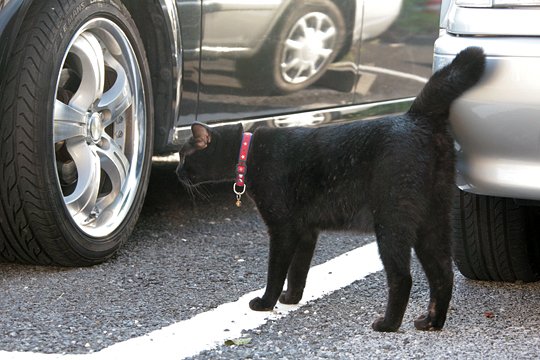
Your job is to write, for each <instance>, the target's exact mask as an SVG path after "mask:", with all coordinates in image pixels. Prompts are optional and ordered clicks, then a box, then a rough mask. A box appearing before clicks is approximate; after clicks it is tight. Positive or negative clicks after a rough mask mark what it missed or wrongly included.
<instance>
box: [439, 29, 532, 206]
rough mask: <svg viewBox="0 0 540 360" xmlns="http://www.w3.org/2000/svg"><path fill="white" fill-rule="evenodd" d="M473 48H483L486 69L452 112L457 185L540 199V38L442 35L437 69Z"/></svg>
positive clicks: (502, 194) (463, 187)
mask: <svg viewBox="0 0 540 360" xmlns="http://www.w3.org/2000/svg"><path fill="white" fill-rule="evenodd" d="M468 46H480V47H482V48H483V49H484V51H485V53H486V56H487V67H486V73H485V74H484V76H483V78H482V80H481V81H480V83H479V84H478V85H477V86H475V87H474V88H473V89H471V90H470V91H468V92H467V93H466V94H464V95H463V96H462V97H461V98H459V99H458V100H457V101H456V102H455V103H454V105H453V106H452V109H451V114H450V124H451V126H452V131H453V133H454V136H455V138H456V150H457V156H458V164H457V171H458V176H457V180H456V181H457V185H458V186H459V187H460V188H461V189H462V190H465V191H469V192H473V193H477V194H482V195H492V196H503V197H512V198H518V199H531V200H540V38H534V37H499V36H497V37H489V36H471V37H468V36H460V37H458V36H453V35H449V34H446V33H444V32H443V33H441V37H440V38H439V39H438V40H437V42H436V43H435V55H434V69H435V70H437V69H439V68H441V67H442V66H444V65H445V64H446V63H448V62H450V61H451V60H452V59H453V58H454V57H455V55H456V54H457V53H458V52H459V51H460V50H462V49H464V48H466V47H468Z"/></svg>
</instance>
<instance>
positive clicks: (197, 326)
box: [0, 242, 382, 360]
mask: <svg viewBox="0 0 540 360" xmlns="http://www.w3.org/2000/svg"><path fill="white" fill-rule="evenodd" d="M380 270H382V264H381V262H380V260H379V255H378V252H377V245H376V243H374V242H373V243H370V244H367V245H365V246H362V247H360V248H357V249H355V250H352V251H350V252H347V253H345V254H343V255H340V256H338V257H336V258H334V259H332V260H329V261H327V262H326V263H324V264H321V265H318V266H315V267H313V268H311V269H310V272H309V276H308V280H307V286H306V289H305V292H304V298H303V300H302V302H301V303H300V304H299V305H294V306H290V305H282V304H279V305H278V307H277V308H276V309H275V310H274V311H272V312H256V311H251V310H249V307H248V303H249V301H250V300H251V299H252V298H254V297H256V296H261V295H262V293H263V292H264V289H260V290H257V291H253V292H251V293H248V294H245V295H244V296H242V297H241V298H239V299H238V300H237V301H235V302H231V303H226V304H223V305H220V306H218V307H217V308H215V309H213V310H210V311H208V312H205V313H201V314H198V315H196V316H194V317H193V318H191V319H188V320H185V321H181V322H178V323H175V324H172V325H169V326H167V327H165V328H162V329H160V330H156V331H152V332H151V333H149V334H147V335H144V336H141V337H137V338H133V339H130V340H126V341H123V342H120V343H117V344H114V345H111V346H109V347H108V348H105V349H103V350H100V351H98V352H95V353H91V354H77V355H73V354H72V355H62V354H41V353H31V352H7V351H0V359H2V360H53V359H61V360H71V359H75V360H108V359H115V360H117V359H130V360H131V359H160V360H166V359H174V360H178V359H183V358H185V357H188V356H193V355H196V354H198V353H200V352H202V351H204V350H210V349H213V348H215V347H217V346H219V345H221V344H223V343H224V341H226V340H228V339H235V338H239V337H241V336H242V331H243V330H251V329H256V328H258V327H260V326H261V325H263V324H265V323H266V322H268V321H269V320H275V319H279V318H281V317H284V316H286V315H287V314H288V313H290V312H292V311H295V310H298V309H299V308H301V307H302V306H303V305H305V304H306V303H307V302H309V301H313V300H316V299H319V298H321V297H323V296H325V295H327V294H329V293H332V292H334V291H336V290H339V289H341V288H343V287H345V286H347V285H350V284H351V283H353V282H354V281H356V280H361V279H363V278H365V277H366V276H367V275H369V274H372V273H375V272H378V271H380Z"/></svg>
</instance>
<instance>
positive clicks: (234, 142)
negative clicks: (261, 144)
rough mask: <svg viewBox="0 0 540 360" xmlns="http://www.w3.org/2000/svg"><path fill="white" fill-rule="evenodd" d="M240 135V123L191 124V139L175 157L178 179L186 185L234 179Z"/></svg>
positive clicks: (241, 130)
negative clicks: (212, 125)
mask: <svg viewBox="0 0 540 360" xmlns="http://www.w3.org/2000/svg"><path fill="white" fill-rule="evenodd" d="M242 132H243V129H242V125H241V124H237V125H226V126H218V127H213V128H210V127H209V126H207V125H205V124H203V123H194V124H193V125H191V137H190V138H189V140H188V141H187V142H186V143H185V144H184V146H183V147H182V149H181V150H180V154H179V155H180V163H179V164H178V168H177V169H176V174H177V176H178V179H179V180H180V181H181V182H182V183H183V184H184V185H188V186H190V185H197V184H201V183H206V182H219V181H224V180H232V179H234V177H235V169H236V162H237V161H238V152H239V150H240V141H241V139H242Z"/></svg>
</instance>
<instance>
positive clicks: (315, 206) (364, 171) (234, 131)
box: [177, 48, 485, 331]
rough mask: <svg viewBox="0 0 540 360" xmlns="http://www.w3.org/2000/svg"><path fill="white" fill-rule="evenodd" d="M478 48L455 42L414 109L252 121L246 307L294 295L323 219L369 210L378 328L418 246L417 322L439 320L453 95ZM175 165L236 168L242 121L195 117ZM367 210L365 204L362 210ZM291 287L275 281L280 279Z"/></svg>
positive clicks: (195, 175)
mask: <svg viewBox="0 0 540 360" xmlns="http://www.w3.org/2000/svg"><path fill="white" fill-rule="evenodd" d="M484 63H485V57H484V53H483V51H482V50H481V49H479V48H468V49H466V50H464V51H463V52H461V53H460V54H459V55H458V56H457V57H456V58H455V59H454V61H453V62H452V63H451V64H450V65H448V66H447V67H445V68H443V69H441V70H440V71H438V72H437V73H435V74H434V75H433V76H432V77H431V79H430V80H429V82H428V83H427V84H426V86H425V87H424V89H423V90H422V92H421V93H420V95H419V96H418V97H417V98H416V100H415V101H414V103H413V105H412V106H411V108H410V110H409V111H408V112H407V113H405V114H403V115H399V116H390V117H384V118H380V119H377V120H371V121H360V122H355V123H351V124H345V125H336V126H326V127H320V128H260V129H257V130H256V131H255V133H254V135H253V140H252V144H251V150H250V155H249V158H248V162H247V166H248V173H247V180H246V184H247V193H248V194H249V195H250V196H251V197H252V198H253V200H254V201H255V203H256V205H257V208H258V209H259V211H260V213H261V216H262V218H263V219H264V221H265V223H266V225H267V226H268V232H269V235H270V257H269V264H268V283H267V287H266V292H265V293H264V295H263V296H262V297H261V298H255V299H253V300H252V301H251V302H250V307H251V309H253V310H272V309H273V308H274V305H275V304H276V302H277V301H278V299H279V301H281V302H282V303H286V304H294V303H298V302H299V301H300V299H301V298H302V293H303V291H304V286H305V283H306V276H307V273H308V270H309V266H310V262H311V258H312V256H313V251H314V249H315V243H316V241H317V236H318V234H319V231H321V230H327V229H342V230H356V229H358V228H359V224H360V223H362V221H361V218H362V217H364V219H365V216H366V214H367V216H368V218H369V220H370V222H372V223H373V229H374V230H375V234H376V237H377V244H378V247H379V253H380V256H381V259H382V262H383V264H384V268H385V270H386V274H387V279H388V289H389V290H388V304H387V308H386V313H385V315H384V317H381V318H379V319H377V320H376V321H375V322H374V323H373V328H374V329H375V330H377V331H396V330H397V329H398V328H399V327H400V325H401V322H402V318H403V314H404V312H405V308H406V306H407V302H408V299H409V293H410V289H411V283H412V279H411V275H410V256H411V254H410V253H411V251H410V250H411V248H414V250H415V252H416V254H417V256H418V258H419V260H420V262H421V264H422V266H423V268H424V271H425V273H426V275H427V278H428V281H429V286H430V302H429V306H428V310H427V314H426V315H424V316H422V317H420V318H419V319H418V320H416V321H415V326H416V328H417V329H420V330H438V329H441V328H442V327H443V325H444V322H445V319H446V313H447V309H448V304H449V302H450V298H451V295H452V284H453V273H452V265H451V257H450V234H451V231H450V207H451V202H452V193H453V190H454V172H455V170H454V145H453V139H452V137H451V134H450V131H449V125H448V114H449V109H450V105H451V104H452V102H453V101H454V100H455V99H456V98H457V97H459V96H460V95H461V94H462V93H463V92H465V91H466V90H467V89H469V88H470V87H472V86H473V85H474V84H476V82H477V81H478V80H479V78H480V77H481V75H482V73H483V70H484ZM192 129H193V133H194V134H193V137H192V138H191V139H190V141H189V142H188V143H187V144H186V145H185V146H184V148H183V149H182V151H181V158H182V159H183V160H185V161H183V164H180V166H179V167H178V170H177V173H178V176H179V178H180V180H181V181H182V182H184V183H189V184H198V183H202V182H208V181H223V180H231V181H232V180H233V179H234V176H235V165H236V163H237V156H238V152H239V147H240V140H241V136H242V131H243V129H242V126H241V125H230V126H222V127H216V128H212V129H210V128H209V127H207V126H205V125H203V124H194V125H193V127H192ZM364 210H367V211H364ZM286 278H287V281H288V286H287V290H286V291H285V292H283V293H282V289H283V285H284V282H285V279H286Z"/></svg>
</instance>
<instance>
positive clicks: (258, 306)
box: [249, 297, 275, 311]
mask: <svg viewBox="0 0 540 360" xmlns="http://www.w3.org/2000/svg"><path fill="white" fill-rule="evenodd" d="M274 305H275V304H268V303H266V302H265V301H264V300H263V299H261V298H260V297H256V298H255V299H253V300H251V301H250V302H249V308H250V309H251V310H255V311H271V310H273V309H274Z"/></svg>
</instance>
